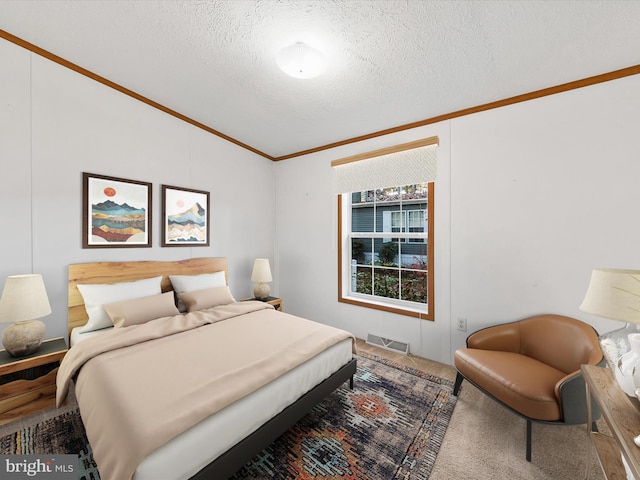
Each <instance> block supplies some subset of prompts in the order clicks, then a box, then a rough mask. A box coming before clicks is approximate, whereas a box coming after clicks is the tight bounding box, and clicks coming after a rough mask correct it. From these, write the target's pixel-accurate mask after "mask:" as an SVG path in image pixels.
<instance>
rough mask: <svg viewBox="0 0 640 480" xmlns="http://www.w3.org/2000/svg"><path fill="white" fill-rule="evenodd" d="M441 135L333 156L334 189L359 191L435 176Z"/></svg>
mask: <svg viewBox="0 0 640 480" xmlns="http://www.w3.org/2000/svg"><path fill="white" fill-rule="evenodd" d="M437 147H438V137H430V138H425V139H422V140H417V141H415V142H409V143H404V144H402V145H396V146H394V147H389V148H383V149H380V150H375V151H372V152H367V153H362V154H358V155H353V156H351V157H346V158H342V159H339V160H334V161H333V162H331V166H332V167H333V169H334V180H335V192H336V193H346V192H358V191H364V190H373V189H377V188H385V187H390V186H394V185H412V184H416V183H427V182H432V181H434V180H435V179H436V153H437Z"/></svg>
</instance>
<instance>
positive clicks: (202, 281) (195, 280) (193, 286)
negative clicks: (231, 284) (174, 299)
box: [169, 270, 227, 312]
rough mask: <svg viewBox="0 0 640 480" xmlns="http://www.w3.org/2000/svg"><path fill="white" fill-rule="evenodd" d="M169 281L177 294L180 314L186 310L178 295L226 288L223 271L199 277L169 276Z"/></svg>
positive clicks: (203, 274)
mask: <svg viewBox="0 0 640 480" xmlns="http://www.w3.org/2000/svg"><path fill="white" fill-rule="evenodd" d="M169 280H171V285H173V291H174V292H176V294H178V310H180V311H181V312H186V311H187V308H186V307H185V306H184V304H183V303H182V300H181V299H180V296H179V294H180V293H186V292H194V291H196V290H204V289H205V288H217V287H226V286H227V279H226V278H225V275H224V270H221V271H219V272H215V273H202V274H200V275H169Z"/></svg>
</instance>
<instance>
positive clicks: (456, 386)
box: [453, 372, 464, 397]
mask: <svg viewBox="0 0 640 480" xmlns="http://www.w3.org/2000/svg"><path fill="white" fill-rule="evenodd" d="M462 380H464V377H463V376H462V374H461V373H460V372H458V373H457V374H456V383H455V384H454V385H453V394H454V395H455V396H456V397H457V396H458V393H460V386H461V385H462Z"/></svg>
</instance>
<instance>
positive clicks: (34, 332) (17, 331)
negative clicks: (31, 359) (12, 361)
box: [0, 274, 51, 357]
mask: <svg viewBox="0 0 640 480" xmlns="http://www.w3.org/2000/svg"><path fill="white" fill-rule="evenodd" d="M50 313H51V306H50V305H49V298H48V297H47V290H46V288H45V286H44V281H43V280H42V275H39V274H27V275H11V276H9V277H7V281H6V283H5V285H4V290H3V292H2V298H0V323H11V324H12V325H10V326H9V327H7V328H5V330H4V331H3V332H2V345H4V348H5V350H6V351H7V352H8V353H9V355H11V356H13V357H23V356H25V355H29V354H31V353H34V352H36V351H37V350H38V349H39V348H40V344H41V343H42V340H43V338H44V334H45V330H46V327H45V324H44V323H43V322H41V321H40V320H37V319H38V318H41V317H44V316H46V315H49V314H50Z"/></svg>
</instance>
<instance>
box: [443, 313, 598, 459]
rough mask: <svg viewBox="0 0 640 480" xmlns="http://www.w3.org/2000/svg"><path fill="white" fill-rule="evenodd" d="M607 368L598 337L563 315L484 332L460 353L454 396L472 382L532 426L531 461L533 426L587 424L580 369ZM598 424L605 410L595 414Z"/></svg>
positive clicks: (539, 317) (456, 361)
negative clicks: (467, 382) (601, 413)
mask: <svg viewBox="0 0 640 480" xmlns="http://www.w3.org/2000/svg"><path fill="white" fill-rule="evenodd" d="M582 364H589V365H598V364H604V359H603V355H602V351H601V350H600V344H599V343H598V333H597V332H596V331H595V330H594V329H593V327H591V326H590V325H588V324H586V323H584V322H581V321H580V320H576V319H575V318H571V317H565V316H562V315H551V314H547V315H537V316H534V317H530V318H526V319H524V320H519V321H516V322H512V323H507V324H502V325H496V326H493V327H488V328H485V329H483V330H479V331H477V332H475V333H473V334H471V335H470V336H469V337H468V338H467V348H462V349H460V350H457V351H456V352H455V354H454V365H455V367H456V369H457V371H458V373H457V376H456V382H455V386H454V392H453V394H454V395H456V396H457V395H458V393H459V391H460V385H461V384H462V380H463V379H466V380H467V381H469V382H470V383H472V384H473V385H475V386H476V387H477V388H478V389H480V390H481V391H482V392H483V393H485V394H487V395H488V396H489V397H491V398H493V399H494V400H496V401H498V402H499V403H501V404H502V405H503V406H505V407H507V408H508V409H510V410H511V411H513V412H514V413H515V414H516V415H519V416H520V417H523V418H524V419H525V420H526V421H527V451H526V459H527V461H529V462H530V461H531V423H532V422H541V423H548V424H563V425H573V424H581V423H586V421H587V415H586V411H587V407H586V395H585V386H584V379H583V378H582V374H581V373H580V365H582ZM593 415H594V416H593V418H594V419H597V418H598V416H599V411H594V412H593Z"/></svg>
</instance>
